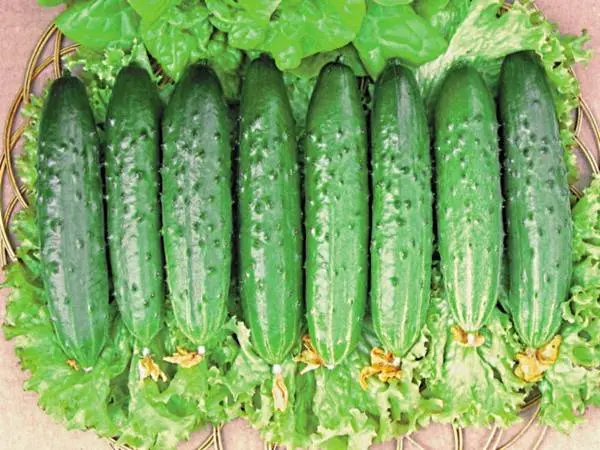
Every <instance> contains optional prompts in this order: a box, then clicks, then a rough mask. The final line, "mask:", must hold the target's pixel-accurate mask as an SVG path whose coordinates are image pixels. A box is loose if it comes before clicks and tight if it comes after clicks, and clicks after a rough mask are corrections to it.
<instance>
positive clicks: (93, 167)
mask: <svg viewBox="0 0 600 450" xmlns="http://www.w3.org/2000/svg"><path fill="white" fill-rule="evenodd" d="M37 172H38V179H37V221H38V224H39V231H40V249H41V252H40V256H41V262H42V264H41V266H42V281H43V284H44V290H45V295H46V298H47V302H48V310H49V312H50V318H51V320H52V324H53V326H54V329H55V331H56V335H57V338H58V342H59V343H60V345H61V347H62V349H63V350H64V352H65V354H66V355H67V356H68V357H69V358H72V359H74V360H75V361H77V363H78V364H79V365H80V366H81V367H82V368H84V369H89V368H91V367H93V366H94V364H95V363H96V361H97V360H98V356H99V355H100V352H101V351H102V348H103V347H104V344H105V342H106V339H107V335H108V325H109V316H108V303H109V291H108V268H107V258H106V248H105V240H104V206H103V199H102V196H103V191H102V179H101V170H100V143H99V140H98V136H97V134H96V124H95V121H94V117H93V115H92V110H91V108H90V105H89V101H88V98H87V95H86V92H85V87H84V86H83V84H82V83H81V82H80V81H79V80H78V79H77V78H74V77H70V76H65V77H63V78H59V79H58V80H56V81H55V82H53V83H52V87H51V88H50V93H49V94H48V99H47V100H46V104H45V106H44V110H43V112H42V117H41V123H40V135H39V150H38V163H37Z"/></svg>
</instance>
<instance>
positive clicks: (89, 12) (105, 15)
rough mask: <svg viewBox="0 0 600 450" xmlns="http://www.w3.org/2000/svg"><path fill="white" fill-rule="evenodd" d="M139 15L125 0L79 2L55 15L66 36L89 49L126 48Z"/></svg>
mask: <svg viewBox="0 0 600 450" xmlns="http://www.w3.org/2000/svg"><path fill="white" fill-rule="evenodd" d="M139 20H140V19H139V16H138V15H137V14H136V12H135V10H134V9H133V8H132V7H131V6H130V5H129V4H128V3H127V1H126V0H90V1H78V2H76V3H75V4H73V5H72V6H70V7H69V8H67V9H66V10H65V11H63V12H62V13H61V14H59V15H58V17H57V18H56V26H57V27H58V29H59V30H60V31H62V32H63V33H64V34H65V36H67V37H68V38H70V39H72V40H73V41H75V42H77V43H79V44H82V45H84V46H86V47H88V48H90V49H93V50H97V51H102V50H104V49H105V48H107V47H109V46H110V47H121V48H129V47H131V44H132V42H133V40H134V38H135V37H136V36H137V35H138V26H139Z"/></svg>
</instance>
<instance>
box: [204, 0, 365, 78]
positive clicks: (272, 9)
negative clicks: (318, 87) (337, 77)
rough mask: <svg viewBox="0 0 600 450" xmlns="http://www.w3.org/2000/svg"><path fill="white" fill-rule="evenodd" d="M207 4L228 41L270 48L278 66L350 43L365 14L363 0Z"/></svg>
mask: <svg viewBox="0 0 600 450" xmlns="http://www.w3.org/2000/svg"><path fill="white" fill-rule="evenodd" d="M206 6H207V7H208V9H209V10H210V12H211V13H212V14H213V17H212V18H211V21H212V23H213V24H214V25H215V26H216V27H217V28H219V29H220V30H221V31H224V32H226V33H227V34H228V37H229V43H230V45H231V46H233V47H236V48H239V49H242V50H260V51H262V52H268V53H270V54H271V55H272V56H273V58H274V59H275V62H276V64H277V66H278V67H279V68H280V69H282V70H285V69H293V68H295V67H298V65H299V64H300V62H301V60H302V59H303V58H305V57H307V56H311V55H314V54H316V53H319V52H327V51H331V50H335V49H337V48H339V47H343V46H344V45H346V44H348V43H349V42H350V41H352V40H353V39H354V38H355V36H356V34H357V33H358V30H359V28H360V24H361V22H362V19H363V17H364V14H365V4H364V0H350V1H342V0H333V1H319V0H306V1H301V2H298V1H294V0H241V1H238V2H231V1H228V0H206Z"/></svg>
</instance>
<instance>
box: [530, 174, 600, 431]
mask: <svg viewBox="0 0 600 450" xmlns="http://www.w3.org/2000/svg"><path fill="white" fill-rule="evenodd" d="M572 216H573V285H572V287H571V297H570V299H569V301H568V302H567V303H566V304H565V305H564V308H563V319H564V324H563V328H562V329H561V335H562V336H563V343H562V345H561V347H560V354H559V359H558V361H557V362H556V364H554V365H553V366H552V367H551V368H550V369H549V370H548V371H547V372H546V374H545V377H544V379H543V380H542V381H541V382H540V386H539V389H540V392H541V395H542V399H541V408H540V420H541V421H542V422H543V423H545V424H548V425H550V426H552V427H553V428H556V429H558V430H560V431H563V432H570V431H571V430H572V429H573V427H574V426H575V425H576V424H578V423H580V422H581V421H582V420H583V417H582V416H583V413H584V411H585V408H586V407H587V406H589V405H596V406H598V405H600V394H599V392H600V303H599V302H598V299H599V298H600V178H598V177H596V178H595V180H594V181H593V183H592V185H591V186H590V187H589V188H588V189H587V190H586V191H585V195H584V197H583V198H582V199H581V200H580V201H579V202H578V203H577V204H576V205H575V207H574V208H573V212H572Z"/></svg>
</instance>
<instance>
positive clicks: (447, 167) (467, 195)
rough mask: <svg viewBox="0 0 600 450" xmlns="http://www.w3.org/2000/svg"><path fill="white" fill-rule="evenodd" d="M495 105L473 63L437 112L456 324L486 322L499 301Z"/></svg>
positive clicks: (455, 76) (446, 258)
mask: <svg viewBox="0 0 600 450" xmlns="http://www.w3.org/2000/svg"><path fill="white" fill-rule="evenodd" d="M495 111H496V107H495V104H494V101H493V98H492V96H491V94H490V92H489V91H488V89H487V87H486V85H485V82H484V81H483V79H482V78H481V76H480V75H479V74H478V73H477V72H476V71H475V70H473V69H470V68H459V69H455V70H454V71H453V72H451V73H450V74H449V75H448V77H447V78H446V81H445V82H444V84H443V86H442V87H441V89H440V97H439V99H438V104H437V108H436V111H435V116H436V121H435V128H436V143H435V160H436V161H435V163H436V173H437V177H436V185H437V196H438V197H437V224H438V239H439V252H440V258H441V270H442V276H443V278H444V286H445V292H446V296H447V298H448V302H449V305H450V309H451V311H452V314H453V316H454V319H455V320H456V323H457V324H458V325H459V326H460V327H461V328H462V329H463V330H464V331H467V332H476V331H478V330H479V329H480V328H481V327H483V326H484V325H485V324H486V323H487V320H488V318H489V316H490V314H491V312H492V310H493V308H494V306H495V305H496V302H497V300H498V291H499V283H500V270H501V264H502V240H503V230H502V194H501V186H500V164H499V160H498V158H499V146H498V135H497V131H498V123H497V120H496V112H495Z"/></svg>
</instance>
